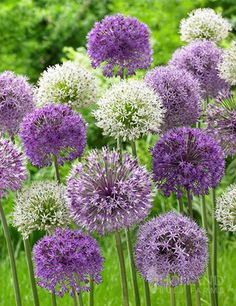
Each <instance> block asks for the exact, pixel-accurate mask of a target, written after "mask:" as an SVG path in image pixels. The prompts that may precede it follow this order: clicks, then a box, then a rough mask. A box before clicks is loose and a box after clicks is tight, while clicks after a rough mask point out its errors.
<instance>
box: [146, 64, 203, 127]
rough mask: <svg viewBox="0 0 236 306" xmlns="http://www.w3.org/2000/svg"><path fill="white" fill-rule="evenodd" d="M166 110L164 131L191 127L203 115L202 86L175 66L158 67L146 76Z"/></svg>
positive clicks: (148, 83)
mask: <svg viewBox="0 0 236 306" xmlns="http://www.w3.org/2000/svg"><path fill="white" fill-rule="evenodd" d="M145 82H146V83H147V85H149V86H150V87H152V88H153V89H154V91H155V93H157V94H158V95H159V96H160V98H161V99H162V101H163V104H164V107H165V109H166V113H165V118H164V122H163V125H162V129H163V130H169V129H171V128H174V127H179V126H190V125H192V124H194V123H196V122H197V120H198V118H199V116H200V114H201V108H202V107H201V97H200V86H199V84H198V81H197V80H196V79H195V78H194V77H193V76H192V74H191V73H189V72H187V71H186V70H183V69H178V68H176V67H174V66H166V67H157V68H154V69H153V70H151V71H149V72H148V73H147V75H146V76H145Z"/></svg>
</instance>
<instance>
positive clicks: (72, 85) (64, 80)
mask: <svg viewBox="0 0 236 306" xmlns="http://www.w3.org/2000/svg"><path fill="white" fill-rule="evenodd" d="M35 95H36V99H37V101H38V104H39V106H41V105H44V104H47V103H60V104H67V105H69V106H70V107H72V108H74V109H76V108H84V107H87V106H89V105H90V104H92V103H94V102H95V101H96V98H97V82H96V78H95V76H94V75H93V74H92V73H91V72H90V71H89V70H87V69H86V68H84V67H83V66H81V65H80V64H78V63H76V62H72V61H68V62H65V63H63V64H61V65H59V64H57V65H55V66H52V67H49V68H47V70H45V71H44V72H43V73H42V75H41V77H40V78H39V81H38V87H37V88H36V90H35Z"/></svg>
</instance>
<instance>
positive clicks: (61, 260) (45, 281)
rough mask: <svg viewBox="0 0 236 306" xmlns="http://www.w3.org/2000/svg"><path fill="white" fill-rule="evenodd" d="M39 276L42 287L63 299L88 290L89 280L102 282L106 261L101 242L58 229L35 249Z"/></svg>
mask: <svg viewBox="0 0 236 306" xmlns="http://www.w3.org/2000/svg"><path fill="white" fill-rule="evenodd" d="M33 259H34V264H35V277H36V278H37V279H38V285H39V286H41V287H42V288H45V289H47V290H49V291H50V292H55V293H56V294H57V295H59V296H63V295H64V294H65V293H66V292H70V294H72V289H73V288H74V289H75V290H76V292H77V293H80V292H81V291H88V290H90V287H89V285H88V282H89V279H90V278H92V279H93V281H94V282H95V283H100V282H101V280H102V279H101V271H102V265H103V258H102V256H101V252H100V249H99V246H98V244H97V241H96V240H95V239H94V238H92V237H90V236H88V235H85V234H84V233H82V232H81V231H79V230H69V229H62V228H58V229H57V230H56V231H55V233H54V234H53V235H51V236H45V237H43V238H42V239H40V240H39V241H38V242H37V244H36V245H35V246H34V249H33Z"/></svg>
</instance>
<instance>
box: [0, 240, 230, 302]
mask: <svg viewBox="0 0 236 306" xmlns="http://www.w3.org/2000/svg"><path fill="white" fill-rule="evenodd" d="M123 238H124V237H123ZM123 241H124V239H123ZM100 245H101V247H102V252H103V256H104V257H105V263H104V271H103V282H102V283H101V284H100V285H97V286H95V306H121V305H122V301H121V286H120V278H119V265H118V260H117V254H116V251H115V247H114V237H113V236H112V235H109V236H106V237H105V238H104V239H103V240H102V241H100ZM125 247H126V246H125V244H124V248H125ZM125 256H126V264H127V272H128V275H129V280H128V285H129V289H130V290H129V294H130V306H132V305H134V298H133V295H132V286H131V280H130V271H129V269H128V268H129V267H128V254H127V252H126V254H125ZM235 266H236V244H235V243H232V244H231V245H229V246H228V247H226V246H224V247H223V246H222V247H220V248H219V263H218V267H219V305H222V306H223V305H224V306H231V305H236V294H235V288H236V278H235V277H234V275H235V273H234V267H235ZM17 268H18V274H19V279H20V289H21V294H22V300H23V306H32V305H33V301H32V295H31V289H30V283H29V278H28V271H27V266H26V260H25V257H24V252H23V251H21V252H20V253H19V256H18V258H17ZM139 285H140V289H141V297H142V301H141V305H145V302H144V299H143V297H144V290H143V281H142V279H141V277H139ZM200 286H201V296H202V306H207V305H210V303H209V296H208V288H207V276H206V275H204V276H203V277H202V279H201V281H200ZM0 296H1V299H0V306H6V305H10V306H13V305H14V293H13V289H12V282H11V274H10V267H9V262H8V260H7V259H5V260H2V261H1V262H0ZM192 296H193V305H196V304H195V288H194V286H192ZM39 297H40V301H41V305H42V306H47V305H51V297H50V294H49V293H48V292H47V291H46V290H43V289H41V288H39ZM151 297H152V305H153V306H155V305H158V306H168V305H170V302H169V301H170V293H169V289H168V288H162V287H151ZM176 298H177V306H184V305H185V289H184V287H181V286H180V287H178V288H177V289H176ZM83 299H84V302H85V305H88V293H84V294H83ZM69 305H73V300H72V298H71V297H70V296H69V295H68V294H67V295H65V296H64V297H63V298H58V306H69Z"/></svg>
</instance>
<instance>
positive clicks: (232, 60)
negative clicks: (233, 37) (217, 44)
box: [219, 42, 236, 85]
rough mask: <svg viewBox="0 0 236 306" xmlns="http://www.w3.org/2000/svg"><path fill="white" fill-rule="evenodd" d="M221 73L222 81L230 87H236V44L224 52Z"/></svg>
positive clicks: (220, 65) (220, 66)
mask: <svg viewBox="0 0 236 306" xmlns="http://www.w3.org/2000/svg"><path fill="white" fill-rule="evenodd" d="M219 71H220V77H221V78H222V79H224V80H225V81H226V82H228V83H229V84H230V85H236V42H234V43H233V44H232V46H231V47H230V48H229V49H227V50H224V52H223V56H222V61H221V62H220V63H219Z"/></svg>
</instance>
